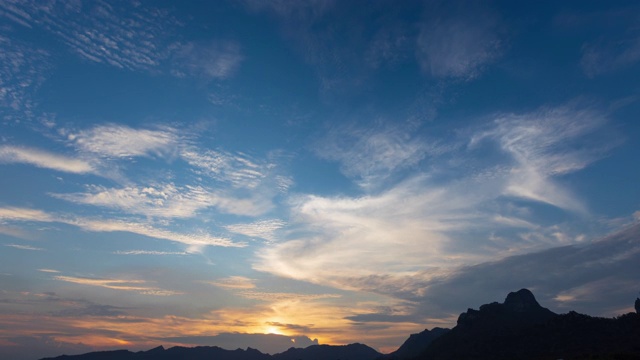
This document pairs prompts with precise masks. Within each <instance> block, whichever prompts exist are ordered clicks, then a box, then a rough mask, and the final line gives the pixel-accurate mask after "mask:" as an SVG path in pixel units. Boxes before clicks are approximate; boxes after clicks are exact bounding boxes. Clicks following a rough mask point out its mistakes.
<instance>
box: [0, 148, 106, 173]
mask: <svg viewBox="0 0 640 360" xmlns="http://www.w3.org/2000/svg"><path fill="white" fill-rule="evenodd" d="M0 163H21V164H29V165H33V166H36V167H39V168H44V169H52V170H57V171H62V172H68V173H74V174H86V173H92V172H95V168H94V166H93V165H92V164H91V163H90V162H88V161H85V160H81V159H78V158H73V157H66V156H62V155H58V154H53V153H50V152H47V151H42V150H38V149H33V148H26V147H16V146H8V145H5V146H0Z"/></svg>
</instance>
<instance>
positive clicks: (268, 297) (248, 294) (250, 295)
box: [238, 290, 341, 302]
mask: <svg viewBox="0 0 640 360" xmlns="http://www.w3.org/2000/svg"><path fill="white" fill-rule="evenodd" d="M238 294H239V295H240V296H242V297H245V298H247V299H254V300H262V301H269V302H274V301H277V302H290V301H294V302H298V301H310V300H319V299H330V298H339V297H341V296H340V295H338V294H299V293H280V292H265V291H255V290H245V291H240V292H238Z"/></svg>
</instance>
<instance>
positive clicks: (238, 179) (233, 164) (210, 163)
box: [180, 147, 270, 189]
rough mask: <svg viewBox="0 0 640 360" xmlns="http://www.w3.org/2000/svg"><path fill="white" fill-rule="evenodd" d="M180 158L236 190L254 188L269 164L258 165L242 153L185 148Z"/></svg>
mask: <svg viewBox="0 0 640 360" xmlns="http://www.w3.org/2000/svg"><path fill="white" fill-rule="evenodd" d="M180 156H182V158H183V159H184V160H185V161H187V162H188V163H189V165H191V166H193V167H195V168H196V169H197V170H196V171H199V172H202V173H203V174H205V175H208V176H211V177H213V178H214V179H216V180H218V181H222V182H226V183H230V184H232V185H233V186H234V187H238V188H249V189H253V188H256V187H257V186H258V185H259V184H260V182H261V181H262V180H263V179H264V178H265V177H266V172H267V169H268V168H269V167H270V164H262V163H258V162H257V161H256V160H254V159H252V158H251V157H249V156H247V155H245V154H242V153H236V154H233V153H229V152H226V151H215V150H205V151H201V150H199V149H197V148H194V147H191V148H185V149H183V150H182V151H181V153H180Z"/></svg>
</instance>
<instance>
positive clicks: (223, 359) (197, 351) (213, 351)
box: [42, 346, 272, 360]
mask: <svg viewBox="0 0 640 360" xmlns="http://www.w3.org/2000/svg"><path fill="white" fill-rule="evenodd" d="M53 359H55V360H182V359H189V360H211V359H217V360H272V359H271V356H270V355H268V354H263V353H261V352H260V351H258V350H256V349H251V348H248V349H247V350H242V349H237V350H225V349H222V348H220V347H217V346H196V347H192V348H188V347H182V346H175V347H172V348H169V349H165V348H164V347H162V346H158V347H156V348H153V349H151V350H147V351H139V352H131V351H128V350H114V351H96V352H90V353H87V354H82V355H62V356H58V357H55V358H47V359H42V360H53Z"/></svg>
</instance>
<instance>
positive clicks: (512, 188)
mask: <svg viewBox="0 0 640 360" xmlns="http://www.w3.org/2000/svg"><path fill="white" fill-rule="evenodd" d="M577 105H578V103H572V104H569V105H565V106H561V107H556V108H542V109H540V110H538V111H535V112H532V113H528V114H522V115H515V114H508V115H501V116H498V118H497V119H496V121H495V128H494V129H492V130H490V131H488V132H486V133H482V134H480V135H478V136H475V137H474V138H472V141H471V145H472V146H473V145H475V144H476V143H477V142H478V141H481V140H482V139H483V138H485V137H492V138H493V139H494V140H495V141H497V142H498V144H499V145H500V147H501V148H502V150H504V151H505V152H506V153H508V154H509V155H510V156H511V157H512V158H513V160H514V162H515V166H513V167H512V168H511V170H510V171H509V174H508V183H507V186H506V188H505V189H504V192H505V194H507V195H513V196H518V197H522V198H526V199H531V200H535V201H540V202H544V203H547V204H550V205H554V206H557V207H560V208H564V209H569V210H574V211H585V208H584V205H583V204H582V203H581V202H580V201H579V200H578V199H576V197H575V196H574V195H572V194H571V192H570V191H569V190H568V189H564V188H563V187H562V186H560V185H558V184H556V183H554V181H553V180H552V178H553V177H557V176H561V175H565V174H569V173H573V172H576V171H578V170H581V169H583V168H585V167H586V166H588V165H589V164H590V163H592V162H593V161H595V160H598V159H599V158H601V157H602V156H603V155H604V154H606V152H607V150H608V149H609V148H610V147H613V146H616V145H617V144H618V143H619V141H620V140H616V139H611V140H610V142H608V143H604V142H602V141H601V139H600V140H599V141H598V142H597V144H598V145H595V142H594V141H593V139H592V138H590V137H589V136H588V135H593V133H594V131H595V130H596V129H598V128H600V127H602V126H603V125H604V124H605V123H606V122H607V118H606V115H605V114H603V113H602V112H599V111H597V110H595V109H592V108H589V107H582V108H580V107H578V106H577Z"/></svg>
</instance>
